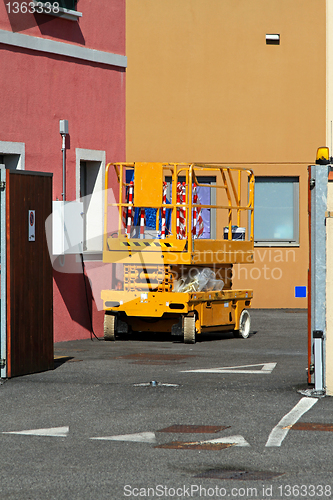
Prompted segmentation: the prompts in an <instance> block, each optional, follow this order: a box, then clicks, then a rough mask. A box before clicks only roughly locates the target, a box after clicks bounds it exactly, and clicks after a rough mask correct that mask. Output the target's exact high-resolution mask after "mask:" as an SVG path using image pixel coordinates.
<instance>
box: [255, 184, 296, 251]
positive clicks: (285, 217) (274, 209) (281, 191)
mask: <svg viewBox="0 0 333 500" xmlns="http://www.w3.org/2000/svg"><path fill="white" fill-rule="evenodd" d="M254 241H255V243H257V244H260V245H265V244H267V245H270V244H286V245H290V244H298V242H299V178H298V177H256V178H255V191H254Z"/></svg>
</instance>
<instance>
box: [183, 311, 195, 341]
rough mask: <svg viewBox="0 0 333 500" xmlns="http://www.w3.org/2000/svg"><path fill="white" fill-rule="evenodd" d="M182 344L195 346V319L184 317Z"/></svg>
mask: <svg viewBox="0 0 333 500" xmlns="http://www.w3.org/2000/svg"><path fill="white" fill-rule="evenodd" d="M184 344H195V317H194V316H185V317H184Z"/></svg>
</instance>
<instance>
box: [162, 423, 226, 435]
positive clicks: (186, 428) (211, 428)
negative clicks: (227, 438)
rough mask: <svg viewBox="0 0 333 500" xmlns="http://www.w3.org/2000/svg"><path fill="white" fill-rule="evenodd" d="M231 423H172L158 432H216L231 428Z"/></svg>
mask: <svg viewBox="0 0 333 500" xmlns="http://www.w3.org/2000/svg"><path fill="white" fill-rule="evenodd" d="M229 427H230V425H171V426H170V427H165V429H159V430H158V431H157V432H174V433H178V434H183V433H191V434H206V433H207V434H214V433H215V432H220V431H223V430H224V429H229Z"/></svg>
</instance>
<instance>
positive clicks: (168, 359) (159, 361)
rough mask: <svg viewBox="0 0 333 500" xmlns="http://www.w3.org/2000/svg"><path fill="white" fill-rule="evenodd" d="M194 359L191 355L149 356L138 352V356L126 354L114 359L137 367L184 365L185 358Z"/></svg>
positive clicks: (149, 354)
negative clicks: (126, 361) (122, 360)
mask: <svg viewBox="0 0 333 500" xmlns="http://www.w3.org/2000/svg"><path fill="white" fill-rule="evenodd" d="M192 357H195V355H193V354H151V353H145V352H140V353H138V354H127V355H126V356H118V357H117V358H116V359H128V360H129V361H132V363H135V364H139V365H170V364H174V363H176V364H179V363H185V362H186V361H185V360H186V359H187V358H192Z"/></svg>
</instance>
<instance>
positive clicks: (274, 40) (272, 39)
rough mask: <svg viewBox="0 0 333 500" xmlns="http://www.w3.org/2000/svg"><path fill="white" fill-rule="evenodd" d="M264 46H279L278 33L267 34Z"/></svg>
mask: <svg viewBox="0 0 333 500" xmlns="http://www.w3.org/2000/svg"><path fill="white" fill-rule="evenodd" d="M266 45H280V35H279V33H267V34H266Z"/></svg>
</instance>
